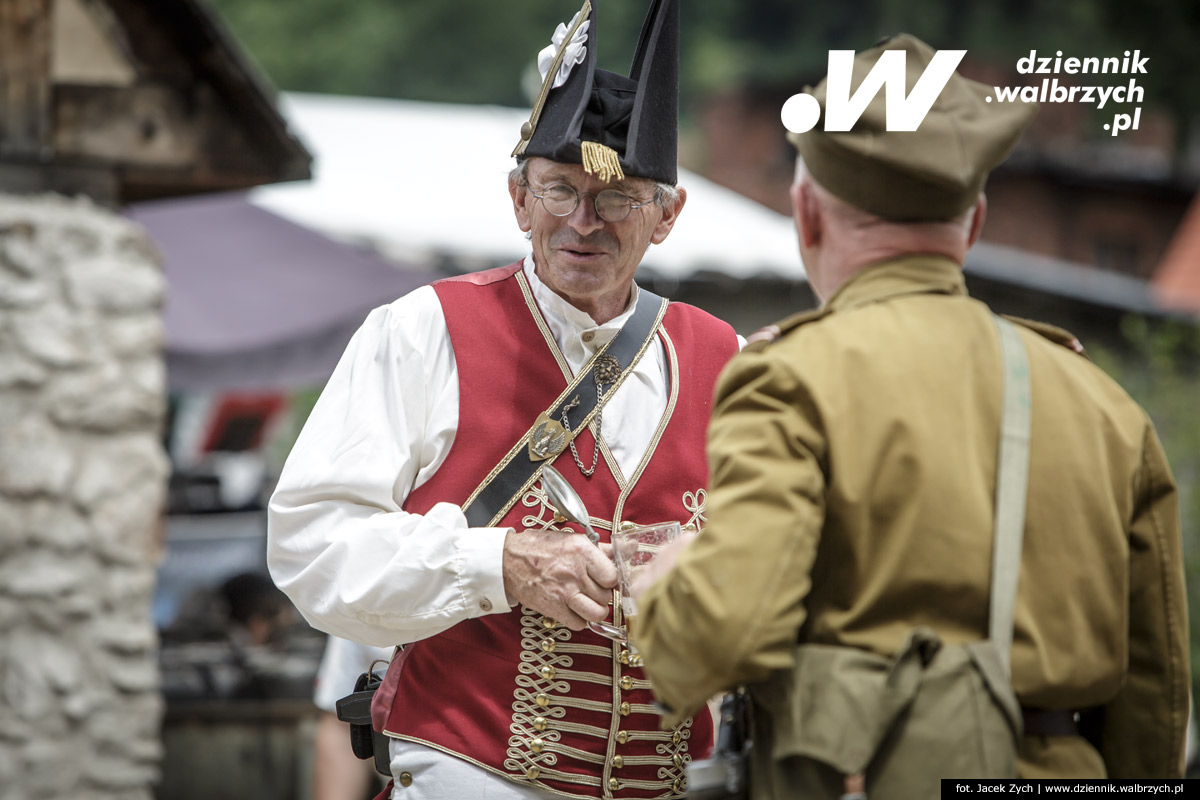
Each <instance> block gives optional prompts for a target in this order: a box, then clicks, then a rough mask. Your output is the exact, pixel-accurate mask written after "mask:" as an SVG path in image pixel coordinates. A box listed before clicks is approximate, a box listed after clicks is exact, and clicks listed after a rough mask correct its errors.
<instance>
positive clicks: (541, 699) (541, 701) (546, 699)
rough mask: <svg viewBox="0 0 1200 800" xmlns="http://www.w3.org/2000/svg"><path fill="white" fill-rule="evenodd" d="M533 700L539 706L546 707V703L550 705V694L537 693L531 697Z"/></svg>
mask: <svg viewBox="0 0 1200 800" xmlns="http://www.w3.org/2000/svg"><path fill="white" fill-rule="evenodd" d="M533 702H535V703H537V704H538V706H539V707H540V708H546V707H547V706H548V705H550V695H548V694H539V695H538V696H537V697H535V698H533Z"/></svg>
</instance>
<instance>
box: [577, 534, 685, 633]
mask: <svg viewBox="0 0 1200 800" xmlns="http://www.w3.org/2000/svg"><path fill="white" fill-rule="evenodd" d="M681 535H682V532H681V529H680V527H679V523H678V522H663V523H659V524H657V525H639V526H637V527H633V528H626V529H625V530H620V531H614V532H613V535H612V545H613V563H615V564H616V565H617V590H618V594H619V595H620V598H621V603H620V609H621V614H620V618H621V623H622V624H620V625H615V624H613V623H610V622H589V623H588V627H589V628H590V629H591V630H593V631H595V632H596V633H598V634H600V635H601V636H604V637H607V638H609V639H613V640H615V641H618V642H624V643H628V642H629V631H630V630H632V629H633V626H634V625H635V624H636V620H637V603H636V602H635V601H634V599H633V594H632V593H631V592H630V588H631V587H632V586H633V582H634V580H636V579H637V576H638V575H639V574H640V573H641V572H642V570H644V569H645V568H646V565H648V564H649V563H650V562H651V561H653V560H654V558H655V556H657V555H658V553H659V551H660V550H662V548H664V547H666V546H667V544H669V543H670V542H673V541H675V540H676V539H678V538H679V537H680V536H681ZM631 649H632V648H631Z"/></svg>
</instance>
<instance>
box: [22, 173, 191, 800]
mask: <svg viewBox="0 0 1200 800" xmlns="http://www.w3.org/2000/svg"><path fill="white" fill-rule="evenodd" d="M163 295H164V283H163V277H162V273H161V270H160V268H159V266H158V256H157V255H156V253H155V251H154V249H153V248H152V247H151V246H150V245H149V243H148V241H147V240H146V238H145V236H144V234H143V233H142V232H141V230H140V229H139V228H137V227H136V226H134V225H133V224H131V223H130V222H129V221H127V220H125V219H124V218H122V217H120V216H118V215H117V214H115V213H113V212H112V211H109V210H106V209H103V208H101V207H99V206H97V205H95V204H93V203H91V202H90V201H88V200H84V199H68V198H64V197H60V196H54V195H43V196H12V195H3V194H0V800H41V799H42V798H64V797H72V798H89V800H116V799H117V798H119V799H120V800H134V799H135V798H136V799H137V800H146V799H147V798H150V797H151V796H152V784H153V783H154V781H155V780H156V778H157V775H158V770H159V765H158V762H159V759H160V757H161V743H160V736H159V722H160V717H161V714H162V700H161V697H160V695H159V690H158V689H159V678H158V667H157V662H156V657H155V654H156V644H157V642H156V638H155V633H154V628H153V625H152V622H151V619H152V618H151V609H150V604H151V597H152V593H153V588H154V564H155V560H156V558H157V551H158V547H159V545H158V541H157V536H156V533H157V531H158V530H159V525H160V520H161V509H162V505H163V498H164V493H165V483H166V476H167V460H166V456H165V454H164V453H163V451H162V447H161V444H160V438H161V433H160V428H161V424H162V418H163V411H164V393H165V388H164V387H165V375H164V366H163V359H162V352H161V351H162V346H163V333H162V322H161V313H160V308H161V305H162V301H163Z"/></svg>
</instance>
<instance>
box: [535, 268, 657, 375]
mask: <svg viewBox="0 0 1200 800" xmlns="http://www.w3.org/2000/svg"><path fill="white" fill-rule="evenodd" d="M522 268H523V269H524V271H525V278H526V280H528V281H529V287H530V289H531V290H532V291H533V298H534V300H536V301H537V304H538V308H540V309H541V311H542V316H543V317H544V318H545V320H546V324H547V325H549V326H550V332H551V333H552V334H553V335H554V341H555V342H557V343H558V349H559V350H561V351H562V354H563V356H564V357H565V358H566V359H567V363H568V364H570V365H571V371H572V372H578V371H579V368H580V366H582V365H583V364H584V363H585V362H586V361H587V360H588V359H589V358H591V357H592V356H593V355H594V354H595V352H596V350H597V349H599V348H600V347H602V346H603V345H605V344H607V343H608V342H609V341H611V340H612V338H613V337H614V336H616V335H617V333H618V332H619V331H620V330H621V328H622V327H623V326H624V325H625V322H626V321H627V320H628V319H629V318H630V317H631V316H633V311H634V309H635V308H637V301H638V295H639V294H640V293H641V290H640V289H638V286H637V284H636V283H635V284H633V291H632V292H631V293H630V297H629V305H628V306H627V307H626V308H625V310H624V311H623V312H621V314H620V315H619V316H617V317H614V318H613V319H610V320H609V321H608V322H606V323H604V324H603V325H597V324H596V321H595V320H594V319H592V318H591V316H590V315H588V314H587V313H586V312H583V311H580V310H579V309H578V308H576V307H575V306H573V305H571V304H570V303H568V302H567V301H566V300H564V299H563V298H561V297H559V296H558V295H557V294H555V293H554V291H553V290H552V289H551V288H550V287H549V286H547V285H546V284H544V283H542V281H541V279H539V278H538V276H537V273H536V272H535V271H534V264H533V256H532V255H529V256H526V257H525V264H524V266H523V267H522Z"/></svg>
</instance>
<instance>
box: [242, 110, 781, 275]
mask: <svg viewBox="0 0 1200 800" xmlns="http://www.w3.org/2000/svg"><path fill="white" fill-rule="evenodd" d="M281 105H282V109H283V112H284V115H285V116H286V117H287V118H288V120H289V122H290V123H291V125H292V128H293V131H294V132H295V133H296V135H297V136H299V138H300V139H301V140H302V141H303V142H304V144H305V145H306V146H307V147H308V149H309V150H310V151H311V152H312V153H313V156H314V160H315V164H314V167H313V179H312V181H311V182H307V183H296V184H279V185H275V186H268V187H263V188H259V189H255V190H254V191H253V192H251V194H250V199H251V202H253V203H255V204H256V205H259V206H261V207H263V208H266V209H268V210H270V211H272V212H274V213H276V214H279V215H280V216H283V217H285V218H288V219H290V220H292V221H293V222H297V223H299V224H301V225H306V226H309V227H312V228H314V229H316V230H319V231H321V232H323V233H326V234H328V235H330V236H333V237H335V238H339V239H343V240H346V241H353V242H357V243H362V244H368V245H370V246H371V247H373V248H375V249H376V250H378V251H379V252H380V253H382V254H383V255H385V256H387V257H389V258H390V259H393V260H395V261H397V262H399V263H401V264H404V263H410V264H411V263H418V262H422V261H424V262H426V263H436V264H450V265H453V266H454V267H456V268H458V269H460V270H468V269H478V268H483V267H487V266H498V265H501V264H506V263H509V262H511V261H514V260H516V259H518V258H520V257H522V256H524V255H525V254H526V252H527V248H528V243H527V242H526V240H525V238H524V236H523V234H522V233H521V231H520V230H519V229H518V228H517V225H516V222H515V220H514V219H513V212H512V203H511V200H510V199H509V195H508V191H507V188H506V175H507V174H508V171H509V170H510V169H511V168H512V166H513V164H514V161H513V159H512V158H511V157H510V156H509V154H510V153H511V152H512V148H513V146H514V145H515V144H516V142H517V139H518V138H519V137H518V131H519V130H520V127H521V123H522V122H524V121H525V120H526V119H527V116H528V112H527V111H523V110H520V109H512V108H501V107H497V106H467V105H450V104H443V103H423V102H415V101H407V100H383V99H374V98H362V97H341V96H322V95H306V94H289V95H285V96H284V97H283V98H282V102H281ZM679 183H680V185H681V186H683V187H685V188H686V189H687V192H688V200H687V205H686V207H685V209H684V212H683V214H682V215H681V216H680V219H679V223H678V224H677V225H676V227H675V230H674V231H672V233H671V235H670V238H669V239H668V240H667V241H666V242H665V243H664V244H663V245H662V246H654V245H652V246H651V248H650V250H649V251H648V252H647V254H646V257H645V259H644V261H643V266H642V272H641V273H640V274H642V275H643V276H644V277H657V278H666V279H674V280H678V281H686V280H688V279H690V278H692V277H693V276H697V275H700V274H705V273H709V274H719V275H724V276H728V277H732V278H747V277H762V276H770V275H774V276H777V277H780V278H791V279H796V280H803V279H804V270H803V267H802V266H801V263H800V256H799V254H798V252H797V249H796V240H795V231H794V230H793V228H792V223H791V220H790V219H789V218H788V217H786V216H784V215H781V214H778V213H776V212H774V211H771V210H770V209H767V208H765V207H763V206H761V205H759V204H758V203H755V202H753V201H751V200H748V199H746V198H745V197H743V196H741V195H739V194H737V193H736V192H733V191H730V190H728V189H725V188H723V187H721V186H718V185H717V184H715V183H712V182H711V181H708V180H706V179H704V178H702V177H700V176H699V175H696V174H695V173H692V172H688V171H686V170H680V176H679Z"/></svg>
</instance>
